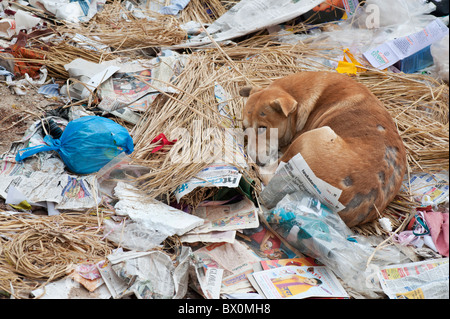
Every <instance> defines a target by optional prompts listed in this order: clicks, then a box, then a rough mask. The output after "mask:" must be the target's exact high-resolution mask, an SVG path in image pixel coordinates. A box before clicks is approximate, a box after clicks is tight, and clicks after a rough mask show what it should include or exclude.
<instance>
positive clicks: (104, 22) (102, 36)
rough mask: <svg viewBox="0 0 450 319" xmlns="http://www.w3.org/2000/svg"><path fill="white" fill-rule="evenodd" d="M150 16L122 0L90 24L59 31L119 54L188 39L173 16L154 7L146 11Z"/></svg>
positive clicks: (108, 6) (94, 18) (104, 9)
mask: <svg viewBox="0 0 450 319" xmlns="http://www.w3.org/2000/svg"><path fill="white" fill-rule="evenodd" d="M143 13H144V14H145V15H146V16H148V17H149V19H145V18H144V19H139V18H136V17H135V16H134V15H133V14H132V12H130V11H129V10H127V9H126V8H125V7H124V5H123V4H122V3H121V1H120V0H114V1H113V2H111V3H107V4H105V6H104V7H103V9H102V10H101V11H100V12H98V13H97V14H96V15H95V16H94V17H93V18H92V20H91V21H89V23H86V24H84V25H79V24H76V25H73V24H69V23H66V24H65V25H64V26H60V27H57V28H56V31H57V32H58V33H59V34H73V35H74V34H75V33H78V34H81V35H83V36H86V37H88V38H90V39H95V40H96V41H98V42H100V43H102V44H105V45H107V46H109V47H111V48H112V49H113V50H114V52H115V53H125V52H126V53H127V54H130V53H132V51H136V50H141V49H145V48H153V47H161V46H170V45H175V44H179V43H181V41H182V40H184V39H186V36H187V35H186V32H185V31H184V30H183V29H181V28H180V24H179V22H178V20H177V19H176V18H175V17H173V16H168V15H160V14H158V13H155V12H153V11H150V10H145V11H144V12H143Z"/></svg>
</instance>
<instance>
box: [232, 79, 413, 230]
mask: <svg viewBox="0 0 450 319" xmlns="http://www.w3.org/2000/svg"><path fill="white" fill-rule="evenodd" d="M240 95H241V96H243V97H248V100H247V102H246V105H245V107H244V110H243V125H244V129H247V128H254V129H258V132H259V133H258V134H266V136H268V134H269V131H270V129H271V128H277V129H278V138H279V140H278V143H279V146H280V148H281V150H282V151H283V150H285V151H284V153H283V156H282V157H281V158H280V159H279V161H278V162H276V165H278V163H279V162H280V161H283V162H287V161H289V160H290V159H291V158H292V157H293V156H295V155H296V154H298V153H300V154H301V155H302V156H303V158H304V159H305V161H306V162H307V163H308V165H309V167H310V168H311V169H312V171H313V172H314V173H315V175H316V176H317V177H318V178H321V179H323V180H324V181H326V182H328V183H329V184H331V185H333V186H335V187H337V188H339V189H341V190H342V194H341V197H340V198H339V201H340V202H341V203H342V204H343V205H344V206H345V207H346V208H345V209H344V210H342V211H340V212H339V215H340V216H341V218H342V219H343V221H344V222H345V223H346V224H347V225H348V226H349V227H352V226H356V225H360V224H363V223H366V222H369V221H372V220H374V219H376V218H377V217H378V216H379V215H378V213H377V210H378V211H379V212H380V213H381V212H382V211H383V210H384V209H385V208H386V206H387V205H388V204H389V203H390V202H391V201H392V200H393V199H394V197H395V195H396V194H397V192H398V190H399V188H400V186H401V183H402V180H403V176H404V174H405V170H406V152H405V147H404V145H403V142H402V139H401V138H400V136H399V134H398V131H397V128H396V126H395V124H394V121H393V120H392V118H391V116H390V115H389V113H388V112H387V111H386V109H385V108H384V106H383V105H382V103H381V102H380V101H379V100H378V99H377V98H376V97H375V96H374V95H373V94H372V93H371V92H370V91H369V89H368V88H366V87H365V86H364V85H362V84H360V83H358V82H356V81H355V80H353V79H351V78H350V77H348V76H346V75H341V74H339V73H331V72H301V73H296V74H292V75H290V76H287V77H285V78H281V79H278V80H276V81H274V82H273V83H272V84H270V85H269V86H268V87H267V88H265V89H261V88H248V87H247V88H243V89H242V90H241V91H240ZM267 140H268V139H267Z"/></svg>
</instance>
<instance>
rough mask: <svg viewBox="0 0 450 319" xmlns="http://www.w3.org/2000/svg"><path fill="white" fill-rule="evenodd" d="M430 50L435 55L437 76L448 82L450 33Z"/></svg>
mask: <svg viewBox="0 0 450 319" xmlns="http://www.w3.org/2000/svg"><path fill="white" fill-rule="evenodd" d="M430 50H431V56H432V57H433V62H434V65H435V71H436V75H437V77H438V78H440V79H442V80H444V81H446V82H447V83H448V81H449V75H448V68H449V67H448V65H449V54H448V51H449V35H448V34H447V35H446V36H445V37H444V38H442V39H441V40H440V41H438V42H435V43H433V44H432V45H431V48H430Z"/></svg>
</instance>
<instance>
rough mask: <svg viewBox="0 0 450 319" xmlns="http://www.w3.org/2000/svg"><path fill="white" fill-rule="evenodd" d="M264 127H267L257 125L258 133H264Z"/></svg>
mask: <svg viewBox="0 0 450 319" xmlns="http://www.w3.org/2000/svg"><path fill="white" fill-rule="evenodd" d="M266 129H267V127H265V126H260V127H258V134H262V133H264V132H265V131H266Z"/></svg>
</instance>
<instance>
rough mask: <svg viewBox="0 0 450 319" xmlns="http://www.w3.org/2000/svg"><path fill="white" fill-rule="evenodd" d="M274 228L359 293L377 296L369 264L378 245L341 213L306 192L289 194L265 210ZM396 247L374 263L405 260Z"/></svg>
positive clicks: (379, 253) (380, 253)
mask: <svg viewBox="0 0 450 319" xmlns="http://www.w3.org/2000/svg"><path fill="white" fill-rule="evenodd" d="M265 218H266V219H267V221H268V223H269V224H270V225H271V226H272V228H273V229H274V230H275V231H276V232H277V233H278V234H279V235H281V236H282V237H283V238H285V239H286V240H287V241H288V242H289V243H290V244H291V245H293V246H294V247H295V248H297V249H298V250H299V251H300V252H301V253H304V254H305V255H307V256H309V257H312V258H316V259H318V260H319V261H320V262H321V263H323V264H324V265H325V266H327V267H328V268H329V269H331V270H332V271H333V272H334V273H335V274H336V275H337V276H338V277H339V278H340V279H342V281H343V282H345V283H346V284H347V285H348V286H349V287H350V288H351V289H352V290H353V291H355V292H356V293H357V296H364V297H369V298H377V297H379V296H378V294H379V293H381V292H382V290H381V287H380V286H379V285H377V284H376V283H375V284H374V283H373V282H372V281H371V280H372V279H373V278H374V277H375V276H371V275H373V269H372V268H370V267H367V263H368V260H369V259H370V258H371V256H372V254H373V253H374V252H375V248H374V247H373V246H372V245H371V244H370V243H369V242H368V240H367V239H366V238H363V237H361V236H358V235H356V234H355V233H354V232H353V231H352V230H351V229H350V228H348V227H347V225H345V223H344V222H343V221H342V219H341V218H340V217H339V215H338V214H334V213H332V211H331V210H330V209H329V208H328V207H326V206H325V205H323V204H322V203H320V201H319V200H317V199H316V198H315V197H312V196H310V195H308V194H307V193H304V192H301V191H299V192H295V193H292V194H289V195H286V196H285V197H284V198H283V199H282V200H281V201H280V202H279V203H278V204H277V205H276V207H275V208H274V209H272V210H270V211H266V212H265ZM404 257H405V256H404V255H403V254H402V253H401V252H400V251H399V250H397V249H396V248H395V247H390V248H384V249H382V250H379V251H377V252H376V253H375V254H374V257H373V259H372V264H373V265H374V266H375V269H376V267H377V264H379V265H383V266H384V265H387V264H390V263H394V262H397V263H399V262H401V261H402V260H404Z"/></svg>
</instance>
